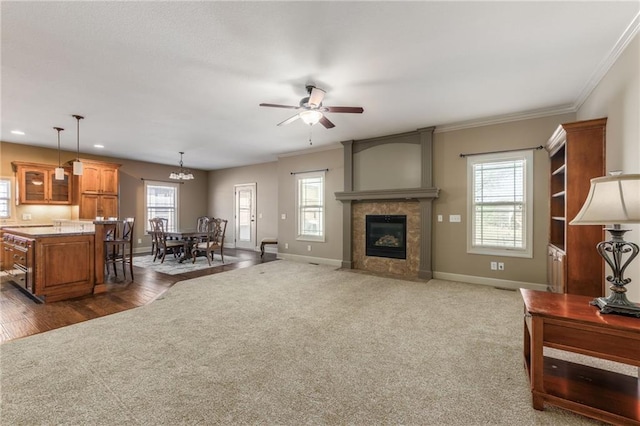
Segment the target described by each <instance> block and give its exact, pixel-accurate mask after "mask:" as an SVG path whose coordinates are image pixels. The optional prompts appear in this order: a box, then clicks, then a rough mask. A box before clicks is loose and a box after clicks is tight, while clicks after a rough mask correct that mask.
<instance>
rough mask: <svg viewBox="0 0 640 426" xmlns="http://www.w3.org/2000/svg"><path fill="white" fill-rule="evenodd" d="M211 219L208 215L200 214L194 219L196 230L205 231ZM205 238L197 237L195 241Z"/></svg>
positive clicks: (205, 238) (201, 240)
mask: <svg viewBox="0 0 640 426" xmlns="http://www.w3.org/2000/svg"><path fill="white" fill-rule="evenodd" d="M211 219H213V218H210V217H209V216H200V217H199V218H198V219H197V221H196V230H197V231H198V232H207V227H208V226H209V221H210V220H211ZM206 240H207V237H200V238H197V242H199V243H203V242H205V241H206Z"/></svg>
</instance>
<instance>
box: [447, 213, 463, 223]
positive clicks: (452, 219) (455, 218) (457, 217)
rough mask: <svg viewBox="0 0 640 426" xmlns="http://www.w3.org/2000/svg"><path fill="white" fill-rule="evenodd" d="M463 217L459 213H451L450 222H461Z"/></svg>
mask: <svg viewBox="0 0 640 426" xmlns="http://www.w3.org/2000/svg"><path fill="white" fill-rule="evenodd" d="M461 221H462V218H461V217H460V215H459V214H450V215H449V222H461Z"/></svg>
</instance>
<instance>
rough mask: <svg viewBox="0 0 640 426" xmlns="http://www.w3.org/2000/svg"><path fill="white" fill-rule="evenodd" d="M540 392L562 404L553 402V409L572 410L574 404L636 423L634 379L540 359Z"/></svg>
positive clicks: (639, 396) (639, 390)
mask: <svg viewBox="0 0 640 426" xmlns="http://www.w3.org/2000/svg"><path fill="white" fill-rule="evenodd" d="M544 389H545V391H546V393H547V395H548V396H551V397H555V398H559V399H560V400H562V401H566V402H564V403H561V402H560V401H556V404H554V405H558V406H560V407H563V408H569V409H573V404H577V405H579V406H581V407H582V409H595V410H601V411H604V412H607V413H611V414H613V415H614V416H620V417H622V418H623V419H624V420H626V419H633V420H635V421H640V412H639V411H638V402H639V400H640V387H639V386H638V378H636V377H632V376H627V375H625V374H620V373H615V372H613V371H608V370H602V369H599V368H594V367H589V366H586V365H582V364H575V363H572V362H569V361H564V360H560V359H556V358H549V357H544ZM574 411H576V410H574ZM623 419H620V420H623Z"/></svg>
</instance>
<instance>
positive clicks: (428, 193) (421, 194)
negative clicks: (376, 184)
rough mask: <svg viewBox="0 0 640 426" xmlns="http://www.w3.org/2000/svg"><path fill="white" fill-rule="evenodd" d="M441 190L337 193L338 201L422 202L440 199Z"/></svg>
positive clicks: (412, 189) (409, 189)
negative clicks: (423, 200)
mask: <svg viewBox="0 0 640 426" xmlns="http://www.w3.org/2000/svg"><path fill="white" fill-rule="evenodd" d="M439 192H440V189H439V188H408V189H377V190H368V191H345V192H336V193H335V197H336V200H338V201H386V200H422V199H433V198H438V193H439Z"/></svg>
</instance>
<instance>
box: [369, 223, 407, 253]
mask: <svg viewBox="0 0 640 426" xmlns="http://www.w3.org/2000/svg"><path fill="white" fill-rule="evenodd" d="M366 228H367V229H366V234H365V238H366V255H367V256H374V257H389V258H393V259H406V258H407V216H406V215H367V216H366Z"/></svg>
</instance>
